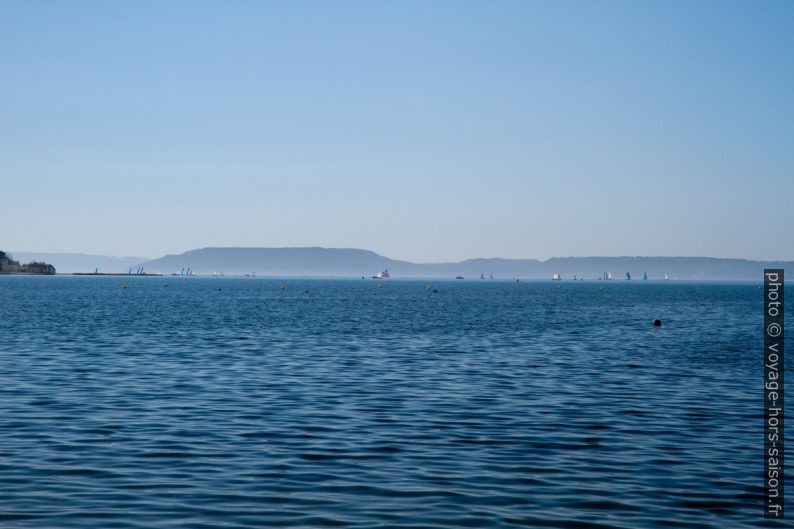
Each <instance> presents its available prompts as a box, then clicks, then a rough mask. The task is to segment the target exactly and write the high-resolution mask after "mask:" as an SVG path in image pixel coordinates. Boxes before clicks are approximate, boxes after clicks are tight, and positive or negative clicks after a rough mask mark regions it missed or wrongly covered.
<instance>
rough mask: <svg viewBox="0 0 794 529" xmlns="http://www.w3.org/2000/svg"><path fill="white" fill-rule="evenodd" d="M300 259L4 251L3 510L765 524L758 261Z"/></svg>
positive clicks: (364, 521)
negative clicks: (370, 273)
mask: <svg viewBox="0 0 794 529" xmlns="http://www.w3.org/2000/svg"><path fill="white" fill-rule="evenodd" d="M122 281H126V283H127V284H128V285H129V288H127V289H122V288H121V283H122ZM284 283H285V286H286V289H284V290H282V289H279V288H278V287H279V280H276V279H265V278H252V279H232V278H222V279H203V278H172V277H162V278H131V279H124V278H102V277H97V278H92V277H88V278H79V277H0V296H1V298H2V303H0V403H1V404H2V408H0V434H1V435H0V491H1V492H0V526H1V527H53V528H56V527H57V528H69V527H81V528H83V527H85V528H114V527H183V528H205V527H207V528H209V527H219V528H220V527H226V528H242V527H285V528H286V527H343V528H344V527H350V528H365V527H367V528H369V527H395V528H396V527H406V528H407V527H412V528H427V527H439V528H448V527H449V528H452V527H455V528H457V527H487V528H504V527H620V528H636V527H693V528H694V527H705V526H712V527H720V528H722V527H749V526H763V525H764V524H763V521H762V518H761V514H762V504H763V497H762V493H763V490H762V488H761V485H762V482H761V478H762V471H763V453H762V452H763V445H762V442H763V432H762V429H761V428H762V411H763V410H762V387H761V381H762V378H763V365H762V354H763V336H762V334H761V333H762V323H763V314H762V308H761V304H762V291H761V290H760V288H759V285H760V283H759V284H728V283H712V284H707V283H700V284H697V283H679V282H652V281H649V282H642V281H632V282H627V281H624V282H621V281H611V282H609V283H606V282H600V283H599V282H596V281H589V282H579V283H574V282H570V281H569V282H565V281H563V282H561V283H552V282H551V281H548V282H534V283H533V282H528V283H512V282H500V281H445V282H434V284H433V287H432V288H433V289H435V290H437V291H438V292H433V290H432V289H431V290H428V289H426V288H425V287H426V285H425V284H426V282H424V281H422V282H420V281H400V280H389V281H383V283H382V284H383V286H382V288H378V283H377V282H376V281H373V280H311V279H306V280H299V279H288V280H284ZM166 284H167V286H166ZM602 284H604V285H605V287H606V288H605V289H604V290H599V286H600V285H602ZM788 297H789V298H790V299H792V300H793V301H792V302H790V303H789V305H788V306H789V307H792V304H794V298H792V297H791V295H790V294H789V295H788ZM654 318H661V319H663V320H664V325H663V326H662V327H661V328H654V327H653V326H652V325H651V322H652V321H653V319H654ZM787 321H789V322H792V324H794V317H793V315H792V311H791V310H787ZM789 358H791V354H789ZM788 364H789V366H790V364H791V362H790V361H789V362H788ZM789 488H791V487H789ZM791 490H794V489H791Z"/></svg>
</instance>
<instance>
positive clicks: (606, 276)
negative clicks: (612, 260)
mask: <svg viewBox="0 0 794 529" xmlns="http://www.w3.org/2000/svg"><path fill="white" fill-rule="evenodd" d="M604 279H606V280H607V281H609V280H610V279H612V272H604Z"/></svg>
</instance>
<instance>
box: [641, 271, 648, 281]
mask: <svg viewBox="0 0 794 529" xmlns="http://www.w3.org/2000/svg"><path fill="white" fill-rule="evenodd" d="M642 280H643V281H648V272H643V273H642Z"/></svg>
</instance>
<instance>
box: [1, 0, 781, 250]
mask: <svg viewBox="0 0 794 529" xmlns="http://www.w3.org/2000/svg"><path fill="white" fill-rule="evenodd" d="M792 27H794V2H791V1H780V2H773V1H762V2H753V1H746V2H729V1H719V2H691V1H686V2H680V3H676V2H670V1H663V2H658V3H653V2H645V1H644V2H636V1H627V2H597V1H587V2H558V1H554V2H551V1H549V2H532V1H516V2H508V1H501V2H500V1H486V0H483V1H480V2H466V1H451V2H443V1H438V0H432V1H421V2H386V1H383V2H371V1H367V2H352V1H341V0H340V1H337V2H329V1H323V2H316V3H315V2H301V1H286V2H266V1H251V2H242V1H217V2H199V1H195V0H192V1H189V2H176V1H167V2H162V1H157V2H142V1H130V2H99V1H97V2H77V1H70V2H46V1H41V2H26V1H22V0H19V1H14V2H11V1H1V2H0V204H1V207H2V220H0V249H5V250H10V251H73V252H88V253H103V254H113V255H130V254H131V255H141V256H145V257H156V256H159V255H162V254H165V253H178V252H182V251H185V250H188V249H192V248H196V247H203V246H243V245H244V246H315V245H317V246H336V247H358V248H367V249H372V250H375V251H377V252H380V253H383V254H385V255H388V256H390V257H395V258H403V259H411V260H418V261H436V260H453V259H454V260H457V259H462V258H466V257H480V256H501V257H535V258H547V257H550V256H555V255H566V256H567V255H707V256H716V257H746V258H754V259H794V31H792Z"/></svg>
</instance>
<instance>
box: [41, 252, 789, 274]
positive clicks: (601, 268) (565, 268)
mask: <svg viewBox="0 0 794 529" xmlns="http://www.w3.org/2000/svg"><path fill="white" fill-rule="evenodd" d="M56 266H57V265H56ZM131 266H143V267H144V268H145V269H146V271H147V272H162V273H164V274H169V273H173V272H179V271H180V270H181V269H182V268H192V269H193V270H195V271H196V273H197V274H199V275H209V274H212V273H215V272H217V273H219V274H220V273H223V274H225V275H243V274H251V273H255V274H257V275H274V276H325V277H327V276H337V277H344V276H348V277H361V276H365V277H370V276H372V275H374V274H376V273H378V272H381V271H382V270H384V269H388V270H389V272H390V273H391V275H392V276H393V277H449V278H452V277H455V276H463V277H466V278H475V277H479V276H480V274H484V275H485V276H486V277H488V276H489V275H491V274H493V276H494V277H497V278H499V277H501V278H505V277H507V278H510V277H520V278H530V279H532V278H534V279H548V278H551V276H552V274H554V273H559V274H561V275H562V277H563V279H572V278H573V276H574V274H576V275H577V276H579V277H584V278H586V279H595V278H596V277H598V276H601V275H603V274H604V272H606V271H609V272H611V273H612V275H613V277H614V278H615V279H617V280H619V279H623V278H624V277H625V273H626V272H630V273H631V274H632V276H633V277H634V278H635V279H642V275H643V273H647V274H648V276H649V278H650V279H661V278H663V277H664V274H669V275H670V277H672V278H675V279H757V280H760V279H761V278H762V274H763V270H764V268H791V267H794V262H792V261H787V262H785V261H778V262H764V261H748V260H745V259H719V258H711V257H554V258H552V259H548V260H546V261H538V260H536V259H501V258H489V259H467V260H465V261H461V262H458V263H412V262H409V261H400V260H396V259H390V258H388V257H384V256H382V255H378V254H377V253H375V252H372V251H369V250H358V249H349V248H319V247H311V248H201V249H198V250H191V251H189V252H185V253H182V254H179V255H166V256H164V257H161V258H159V259H154V260H152V261H145V262H138V263H135V264H134V265H131ZM59 271H60V269H59Z"/></svg>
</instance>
